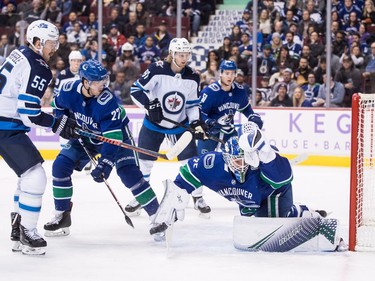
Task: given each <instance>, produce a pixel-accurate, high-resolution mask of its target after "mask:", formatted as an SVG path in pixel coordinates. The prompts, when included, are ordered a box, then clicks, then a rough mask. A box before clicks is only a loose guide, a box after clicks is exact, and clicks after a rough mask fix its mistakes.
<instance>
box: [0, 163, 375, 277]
mask: <svg viewBox="0 0 375 281" xmlns="http://www.w3.org/2000/svg"><path fill="white" fill-rule="evenodd" d="M51 167H52V161H46V162H45V163H44V168H45V170H46V173H47V175H48V186H47V190H46V193H45V195H44V201H43V202H44V203H43V208H42V212H41V217H40V220H39V230H40V231H42V228H43V224H44V223H46V222H47V221H49V220H50V219H51V217H52V216H53V198H52V187H51V186H52V179H51ZM178 168H179V166H178V164H177V163H176V162H170V163H167V162H160V163H159V162H158V163H156V165H155V167H154V170H153V175H152V178H151V184H152V186H153V187H154V189H155V192H156V193H157V195H158V198H159V200H160V199H161V197H162V194H163V191H164V188H163V186H162V183H161V181H162V180H164V179H166V178H172V179H174V177H175V175H176V174H177V172H178ZM0 171H1V172H0V183H1V188H0V198H1V199H0V200H1V201H0V222H1V227H0V280H4V281H5V280H6V281H13V280H27V281H33V280H37V281H43V280H48V281H60V280H61V281H66V280H74V281H76V280H77V281H78V280H86V281H93V280H101V281H103V280H104V281H117V280H127V281H133V280H137V281H147V280H152V281H155V280H160V281H169V280H173V281H184V280H189V281H193V280H195V281H218V280H228V281H232V280H264V281H268V280H276V281H284V280H285V281H297V280H298V281H300V280H302V281H309V280H311V281H317V280H319V281H325V280H327V281H328V280H329V281H348V280H355V281H361V280H366V281H368V280H374V276H375V253H357V252H341V253H337V252H334V253H332V252H331V253H316V252H313V253H260V252H258V253H251V252H242V251H239V250H237V249H235V248H234V247H233V243H232V229H233V226H232V224H233V217H234V216H235V215H237V214H238V212H237V205H236V204H235V203H232V202H228V201H226V200H225V199H223V198H222V197H220V196H219V195H217V194H215V193H213V192H211V191H210V190H208V189H205V191H204V194H205V199H206V201H207V203H209V205H210V206H211V208H212V213H211V219H202V218H200V217H198V216H197V211H195V210H194V209H193V207H192V200H191V199H190V202H189V207H188V208H187V209H186V217H185V220H184V221H183V222H177V223H176V224H175V225H174V230H173V240H172V243H171V247H170V249H169V251H167V248H166V246H165V243H164V242H160V243H156V242H154V241H153V239H152V238H151V236H150V235H149V234H148V230H149V219H148V217H147V216H146V213H145V212H144V211H142V214H141V216H139V217H133V218H132V220H133V223H134V225H135V229H132V228H131V227H130V226H128V225H127V224H126V222H125V219H124V215H123V214H122V212H121V210H120V209H119V207H118V205H117V204H116V202H115V201H114V199H113V198H112V196H111V194H110V192H109V191H108V189H107V187H106V186H105V185H104V183H96V182H94V181H93V180H92V178H91V176H90V175H87V174H86V173H85V172H80V173H78V172H75V173H74V175H73V184H74V192H73V200H72V201H73V202H74V206H73V211H72V226H71V228H70V232H71V233H70V235H69V236H67V237H58V238H47V239H46V240H47V243H48V246H47V253H46V255H45V256H39V257H30V256H24V255H22V254H20V253H13V252H12V251H11V246H12V242H11V241H10V239H9V234H10V215H9V214H10V212H11V211H12V210H13V204H12V199H13V193H14V190H15V186H16V181H17V179H16V176H15V174H14V173H13V171H12V170H10V168H9V167H8V166H7V165H6V164H5V162H4V161H3V160H0ZM349 178H350V177H349V169H348V168H332V167H327V168H322V167H305V166H295V167H294V181H293V187H294V201H295V202H299V203H303V204H306V205H309V206H310V207H313V208H316V209H326V210H327V211H328V212H332V213H331V214H330V217H332V218H337V219H339V220H340V223H341V227H340V229H341V233H342V237H343V238H344V239H345V241H346V242H347V241H348V234H347V232H348V208H349ZM108 182H109V184H110V185H111V187H112V189H113V191H114V192H115V194H116V195H117V197H118V198H119V200H120V202H121V204H122V205H123V206H125V205H126V204H127V203H128V202H129V201H130V200H131V199H132V197H131V194H130V191H128V190H127V189H126V188H125V187H124V186H123V185H122V184H121V182H120V180H119V178H118V177H117V175H116V172H115V171H113V172H112V174H111V177H110V178H109V180H108Z"/></svg>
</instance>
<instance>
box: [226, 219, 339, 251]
mask: <svg viewBox="0 0 375 281" xmlns="http://www.w3.org/2000/svg"><path fill="white" fill-rule="evenodd" d="M338 226H339V221H338V220H337V219H328V218H322V217H309V218H256V217H245V216H236V217H234V220H233V244H234V247H235V248H236V249H239V250H243V251H251V252H254V251H264V252H288V251H292V252H327V251H328V252H329V251H343V250H346V249H345V245H344V243H343V241H342V239H341V237H340V236H339V232H338Z"/></svg>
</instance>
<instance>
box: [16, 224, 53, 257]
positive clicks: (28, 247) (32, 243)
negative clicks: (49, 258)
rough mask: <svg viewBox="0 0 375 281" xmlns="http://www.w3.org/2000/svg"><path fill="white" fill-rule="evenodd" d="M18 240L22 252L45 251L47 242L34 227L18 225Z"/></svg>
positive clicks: (27, 253) (34, 253)
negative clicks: (27, 227) (28, 227)
mask: <svg viewBox="0 0 375 281" xmlns="http://www.w3.org/2000/svg"><path fill="white" fill-rule="evenodd" d="M20 242H21V245H22V254H25V255H44V254H45V253H46V249H45V248H46V247H47V242H46V240H44V239H43V238H42V237H41V236H40V234H39V233H38V231H37V230H36V228H34V229H26V228H25V227H23V226H22V225H20Z"/></svg>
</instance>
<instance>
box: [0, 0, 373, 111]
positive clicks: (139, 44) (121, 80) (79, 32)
mask: <svg viewBox="0 0 375 281" xmlns="http://www.w3.org/2000/svg"><path fill="white" fill-rule="evenodd" d="M103 3H104V7H105V10H104V16H105V20H104V22H103V36H102V42H103V45H102V53H101V54H100V56H101V58H102V60H103V64H104V65H105V66H106V67H107V69H108V72H109V74H110V77H111V87H112V88H113V90H114V92H115V94H116V95H117V96H118V98H119V100H120V101H121V102H122V103H123V104H132V101H131V99H130V98H129V91H130V86H131V84H132V83H133V81H135V80H136V79H137V78H138V77H139V75H140V74H141V73H142V72H143V71H144V70H145V69H146V68H147V65H148V64H149V63H151V62H154V61H157V60H159V59H163V58H164V57H165V56H166V55H167V52H168V45H169V41H170V40H171V39H172V38H173V37H174V34H173V33H172V32H171V28H172V26H170V25H168V22H167V21H165V20H161V21H159V22H158V23H157V25H156V26H155V24H154V22H153V19H154V18H155V17H170V18H174V17H176V1H166V0H160V1H152V0H143V1H110V0H107V1H103ZM217 3H219V1H215V0H212V1H209V0H208V1H204V0H200V1H199V0H183V1H182V11H183V16H185V17H186V18H189V20H190V21H189V22H190V26H189V28H190V34H191V35H192V36H195V35H197V32H198V30H199V27H200V26H201V25H202V24H207V23H208V20H209V15H210V14H213V13H214V11H215V9H216V4H217ZM96 6H97V2H96V0H76V1H61V0H45V1H43V0H32V1H31V0H24V1H16V0H1V1H0V26H10V27H14V32H12V33H11V34H0V35H1V40H0V63H1V60H3V59H4V58H5V57H6V56H7V55H9V53H10V52H11V51H12V50H13V49H14V48H16V47H18V46H19V45H20V25H21V22H22V21H23V22H25V23H26V24H27V23H30V22H32V21H34V20H36V19H39V18H40V19H45V20H48V21H51V22H53V23H54V24H56V25H57V26H58V27H59V28H60V31H61V35H60V49H59V51H58V52H57V54H56V57H55V58H54V60H53V61H52V68H53V70H54V73H55V75H58V74H59V72H60V71H62V70H63V69H64V68H67V67H68V66H69V59H68V56H69V53H70V52H71V51H72V50H79V51H80V52H81V53H82V55H83V56H84V59H86V60H87V59H90V58H94V59H98V57H99V54H98V22H97V18H96V13H94V12H93V9H95V7H96ZM252 7H253V4H252V0H251V1H249V2H248V3H247V5H246V6H245V7H244V8H245V9H244V12H243V15H242V19H241V20H240V21H238V22H233V23H231V24H232V28H231V32H230V34H227V35H226V36H224V38H223V44H222V46H220V47H219V48H218V49H216V50H214V49H212V50H209V53H208V56H207V61H206V69H199V71H200V73H201V84H202V88H203V87H205V86H207V85H209V84H210V83H212V82H213V81H216V80H218V78H219V75H220V74H219V72H218V66H219V65H220V61H221V60H223V59H229V60H233V61H235V62H236V63H237V66H238V68H239V71H238V75H237V78H236V81H237V82H238V83H240V84H242V85H243V86H244V87H245V88H246V89H247V90H248V93H249V97H250V96H251V94H252V90H251V89H250V87H249V84H250V81H251V79H250V78H251V77H252V73H251V71H252V63H253V61H254V57H253V54H252V48H253V43H255V44H256V48H257V53H258V55H257V57H256V58H255V59H256V60H257V73H256V77H257V89H256V91H254V92H255V96H256V98H255V100H256V104H255V105H254V106H294V107H301V106H302V107H324V106H325V105H326V97H327V96H328V95H329V96H330V106H332V107H349V106H351V96H352V95H353V93H356V92H375V34H374V33H375V32H374V30H375V28H374V27H373V25H375V5H374V0H332V13H331V17H332V25H331V29H330V30H328V31H327V30H326V20H327V14H326V1H324V0H285V1H272V0H259V1H258V11H256V12H257V14H258V22H257V23H256V25H257V27H258V34H257V38H256V40H253V38H252V28H253V25H254V23H253V22H252V14H253V12H254V11H252ZM327 32H329V37H330V40H331V42H332V44H331V45H332V50H331V52H332V56H331V58H330V61H331V73H332V77H326V70H327V50H326V46H327V44H326V34H327ZM254 41H255V42H254ZM326 84H329V85H330V89H331V91H330V93H327V92H326V89H327V87H326Z"/></svg>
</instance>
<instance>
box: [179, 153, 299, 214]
mask: <svg viewBox="0 0 375 281" xmlns="http://www.w3.org/2000/svg"><path fill="white" fill-rule="evenodd" d="M292 179H293V175H292V169H291V166H290V163H289V161H288V159H286V158H285V157H282V156H280V155H279V154H278V153H276V158H275V159H274V160H272V161H271V162H269V163H267V164H265V163H262V162H261V163H260V165H259V167H258V169H254V170H252V169H251V167H249V170H248V172H247V174H246V178H245V182H243V183H240V182H238V181H237V180H236V178H235V176H234V175H233V173H232V172H231V171H230V170H229V168H228V166H227V165H226V163H225V161H224V159H223V156H222V153H220V152H212V153H211V152H210V153H207V154H204V155H202V156H201V157H193V158H191V159H190V160H189V161H188V163H187V164H186V165H184V166H182V167H181V168H180V173H179V174H178V176H177V177H176V179H175V184H176V185H177V186H179V187H180V188H183V189H185V190H187V191H188V192H189V193H191V192H192V191H193V190H195V189H197V188H199V187H200V186H202V185H205V186H207V187H208V188H209V189H211V190H213V191H215V192H217V193H218V194H220V195H221V196H223V197H225V198H226V199H227V200H229V201H235V202H237V203H238V204H239V205H240V207H246V208H249V209H256V208H259V207H260V205H261V202H262V201H263V200H264V199H265V198H267V196H269V195H270V194H272V193H273V192H275V190H278V189H280V188H288V187H289V186H291V184H290V183H291V181H292ZM241 211H242V210H241Z"/></svg>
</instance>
